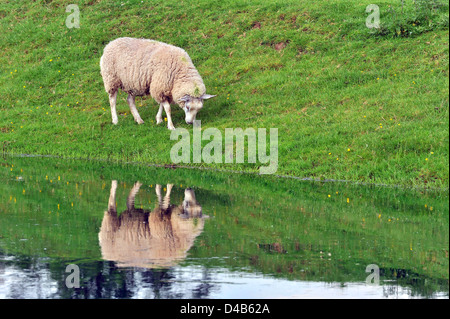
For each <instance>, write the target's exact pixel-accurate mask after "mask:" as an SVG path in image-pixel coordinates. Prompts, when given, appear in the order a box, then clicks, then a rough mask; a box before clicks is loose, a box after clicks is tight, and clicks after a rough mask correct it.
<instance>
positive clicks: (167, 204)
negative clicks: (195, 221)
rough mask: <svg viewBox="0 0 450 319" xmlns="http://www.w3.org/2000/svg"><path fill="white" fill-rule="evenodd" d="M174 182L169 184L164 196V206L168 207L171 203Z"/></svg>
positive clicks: (164, 207)
mask: <svg viewBox="0 0 450 319" xmlns="http://www.w3.org/2000/svg"><path fill="white" fill-rule="evenodd" d="M172 187H173V184H167V190H166V195H165V196H164V199H163V203H162V208H163V209H167V208H169V205H170V193H171V192H172Z"/></svg>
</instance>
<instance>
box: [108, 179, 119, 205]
mask: <svg viewBox="0 0 450 319" xmlns="http://www.w3.org/2000/svg"><path fill="white" fill-rule="evenodd" d="M116 190H117V181H116V180H113V181H112V182H111V190H110V192H109V200H108V211H109V212H110V213H116V212H117V210H116Z"/></svg>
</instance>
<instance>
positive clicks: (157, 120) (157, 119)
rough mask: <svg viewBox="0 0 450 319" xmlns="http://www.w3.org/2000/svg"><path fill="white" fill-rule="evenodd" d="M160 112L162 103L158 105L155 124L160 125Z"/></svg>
mask: <svg viewBox="0 0 450 319" xmlns="http://www.w3.org/2000/svg"><path fill="white" fill-rule="evenodd" d="M162 111H163V105H162V103H161V104H160V105H159V110H158V114H156V124H161V123H162V121H163V120H162Z"/></svg>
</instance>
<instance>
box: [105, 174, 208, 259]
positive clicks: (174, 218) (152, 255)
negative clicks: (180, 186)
mask: <svg viewBox="0 0 450 319" xmlns="http://www.w3.org/2000/svg"><path fill="white" fill-rule="evenodd" d="M141 185H142V184H141V183H139V182H137V183H136V184H134V186H133V188H132V189H131V191H130V194H129V195H128V198H127V209H126V210H125V211H124V212H123V213H122V214H120V215H118V214H117V209H116V189H117V181H112V185H111V192H110V196H109V202H108V211H106V212H105V214H104V217H103V221H102V226H101V228H100V233H99V241H100V247H101V251H102V257H103V259H105V260H112V261H115V262H117V265H118V266H119V267H145V268H168V267H172V266H175V265H176V264H177V263H178V262H179V261H181V260H183V259H184V258H186V255H187V252H188V250H189V249H190V248H191V247H192V245H193V244H194V240H195V239H196V237H197V236H198V235H200V234H201V232H202V231H203V226H204V217H206V216H202V208H201V206H200V205H199V204H198V202H197V201H196V199H195V193H194V191H193V190H192V189H189V188H188V189H186V190H185V192H184V200H183V202H182V203H181V204H180V205H178V206H176V205H171V204H170V193H171V190H172V186H173V185H171V184H169V185H167V191H166V194H165V196H164V198H162V197H161V185H156V187H155V190H156V195H157V197H158V207H156V208H155V209H154V210H153V211H149V210H145V209H138V208H136V207H134V201H135V197H136V194H137V193H138V192H139V188H140V187H141Z"/></svg>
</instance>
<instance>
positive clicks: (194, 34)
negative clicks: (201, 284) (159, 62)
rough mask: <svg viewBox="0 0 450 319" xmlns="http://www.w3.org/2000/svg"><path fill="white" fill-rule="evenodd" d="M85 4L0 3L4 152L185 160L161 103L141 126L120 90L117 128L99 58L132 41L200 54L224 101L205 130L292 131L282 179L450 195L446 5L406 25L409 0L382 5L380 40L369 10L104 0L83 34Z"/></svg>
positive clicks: (90, 10)
mask: <svg viewBox="0 0 450 319" xmlns="http://www.w3.org/2000/svg"><path fill="white" fill-rule="evenodd" d="M72 2H73V1H57V2H56V1H49V0H47V1H35V2H32V3H27V4H26V5H22V4H17V3H15V2H13V1H2V3H1V4H0V17H1V20H0V30H1V31H2V37H1V38H0V47H1V48H2V52H1V53H0V96H1V99H0V143H1V144H2V145H1V146H2V151H3V153H8V154H18V153H28V154H41V155H57V156H62V157H77V158H98V159H109V160H118V161H137V162H145V163H156V164H171V163H172V162H171V159H170V149H171V147H172V146H173V145H174V144H175V142H174V141H171V140H170V131H169V130H167V128H165V127H164V126H162V125H161V126H157V125H156V123H155V116H156V112H157V104H156V102H154V101H153V100H152V99H151V98H150V97H144V98H137V105H138V110H139V112H140V114H141V117H142V118H143V120H144V121H145V124H144V125H140V126H138V125H137V124H136V123H135V122H134V121H133V117H132V116H131V114H130V111H129V108H128V105H127V104H126V101H125V99H126V95H125V94H124V93H121V94H120V95H119V96H118V113H119V124H118V125H117V126H113V125H112V124H111V114H110V111H109V103H108V98H107V94H106V93H105V91H104V88H103V83H102V79H101V76H100V73H99V59H100V56H101V54H102V50H103V47H104V46H105V45H106V44H107V43H108V42H109V41H111V40H112V39H115V38H117V37H121V36H133V37H144V38H153V39H156V40H160V41H164V42H168V43H171V44H174V45H177V46H180V47H183V48H184V49H185V50H186V51H187V52H188V53H189V54H190V56H191V58H192V60H193V61H194V64H195V65H196V67H197V69H198V70H199V72H200V73H201V75H202V77H203V79H204V82H205V84H206V87H207V92H208V93H210V94H217V95H218V97H216V98H215V99H213V100H210V101H207V102H206V103H205V107H204V109H203V110H202V111H201V112H200V113H199V115H198V119H200V120H202V129H206V128H208V127H215V128H218V129H219V130H220V131H221V132H222V135H223V133H224V131H225V128H237V127H241V128H244V129H245V128H248V127H253V128H267V130H268V129H269V128H271V127H274V128H278V136H279V150H278V152H279V153H278V171H277V174H280V175H289V176H298V177H307V178H314V179H339V180H341V179H342V180H350V181H355V182H367V183H377V184H388V185H401V186H407V187H421V188H423V187H427V188H433V189H446V188H448V183H449V181H448V176H449V170H448V168H449V161H448V159H449V139H448V136H449V134H448V125H449V113H448V104H449V103H448V102H449V101H448V93H449V85H448V4H442V5H439V6H432V7H431V8H429V10H430V11H429V14H426V13H427V11H425V10H426V8H425V9H424V8H422V7H421V11H420V13H421V14H420V16H419V15H418V16H417V17H416V16H415V13H417V12H419V11H415V9H414V8H413V7H412V6H413V4H412V1H404V10H405V12H407V14H405V15H404V18H402V19H401V20H398V19H397V20H396V18H395V16H394V15H392V11H395V12H401V1H396V0H391V1H379V2H378V5H379V7H380V12H381V16H380V19H381V26H382V28H381V29H380V30H371V29H368V28H366V26H365V19H366V17H367V16H368V13H365V8H366V6H367V5H368V4H370V3H371V1H341V0H339V1H338V0H331V1H314V2H311V1H299V0H296V1H291V0H289V1H284V0H283V1H281V0H280V1H278V0H272V1H252V2H251V3H248V2H247V1H243V0H228V1H222V2H220V3H217V2H214V3H213V2H210V1H206V0H202V1H198V2H196V3H195V4H192V3H188V2H186V1H172V0H167V1H164V2H163V3H158V2H153V1H151V2H149V1H144V2H141V1H132V0H129V1H108V2H101V1H94V0H90V1H78V5H79V8H80V28H79V29H76V28H73V29H69V28H67V27H66V25H65V20H66V18H67V16H68V15H69V14H70V13H66V12H65V8H66V6H67V5H68V4H70V3H72ZM422 2H423V1H421V3H422ZM434 2H436V1H434ZM416 22H417V24H416ZM413 24H414V26H413ZM405 26H407V27H408V29H407V30H408V32H402V31H403V30H405ZM398 28H400V30H401V31H400V35H398V34H397V30H398ZM183 115H184V114H183V112H182V111H181V110H180V109H179V108H178V107H177V106H174V107H173V108H172V117H173V121H174V125H175V126H176V127H184V128H187V129H188V130H189V131H190V132H192V126H188V125H187V124H185V123H184V116H183ZM206 143H207V141H204V142H203V144H206ZM261 165H262V164H261V163H256V164H205V163H201V164H191V166H202V167H212V168H220V169H222V168H227V169H233V170H241V171H247V172H257V171H258V169H259V166H261Z"/></svg>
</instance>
